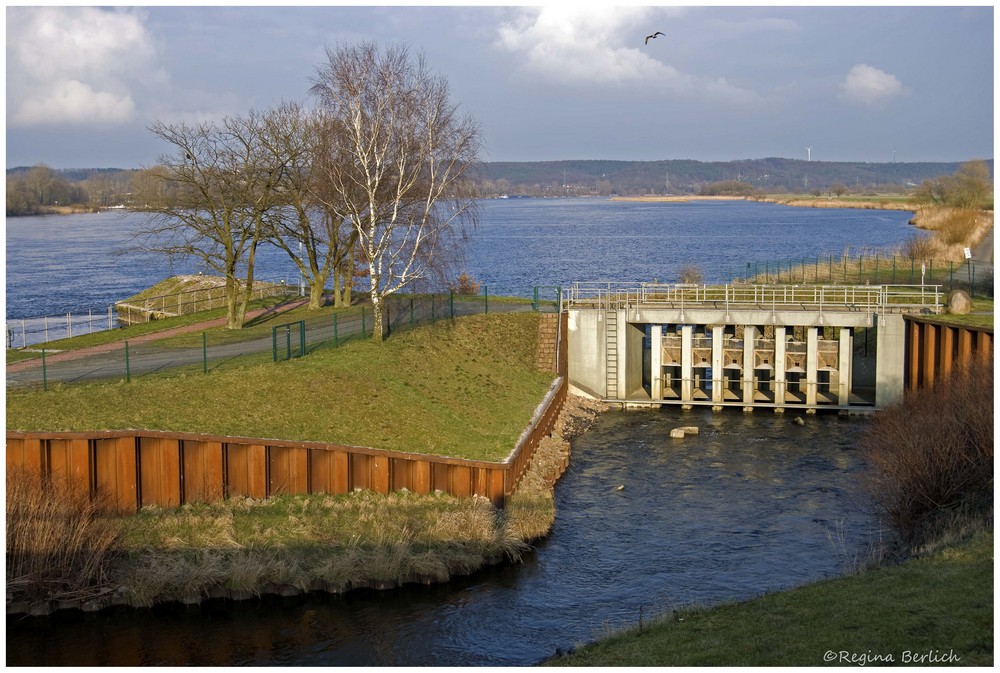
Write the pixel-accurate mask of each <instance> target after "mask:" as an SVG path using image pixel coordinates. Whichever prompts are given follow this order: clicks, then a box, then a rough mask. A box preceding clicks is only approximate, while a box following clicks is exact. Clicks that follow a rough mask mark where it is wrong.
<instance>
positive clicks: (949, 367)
mask: <svg viewBox="0 0 1000 673" xmlns="http://www.w3.org/2000/svg"><path fill="white" fill-rule="evenodd" d="M904 321H905V323H906V348H905V353H906V354H905V361H906V369H905V371H904V379H905V383H904V387H905V389H906V390H915V389H917V388H926V387H932V386H933V385H934V384H935V382H937V381H939V380H941V379H943V378H945V377H947V376H948V375H949V374H951V372H953V371H955V370H957V369H960V368H962V367H965V366H969V365H974V364H976V363H980V364H982V365H983V366H988V367H992V366H993V328H991V327H972V326H967V325H955V324H948V323H943V322H940V321H936V320H925V319H921V318H917V317H914V316H905V317H904Z"/></svg>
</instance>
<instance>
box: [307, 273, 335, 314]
mask: <svg viewBox="0 0 1000 673" xmlns="http://www.w3.org/2000/svg"><path fill="white" fill-rule="evenodd" d="M327 277H328V274H325V273H318V272H317V273H316V274H314V275H313V277H312V281H311V282H310V283H309V310H310V311H315V310H316V309H318V308H322V306H323V286H324V285H326V279H327ZM333 291H334V296H336V292H337V289H336V287H334V290H333Z"/></svg>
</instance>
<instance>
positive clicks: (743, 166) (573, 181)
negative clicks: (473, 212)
mask: <svg viewBox="0 0 1000 673" xmlns="http://www.w3.org/2000/svg"><path fill="white" fill-rule="evenodd" d="M987 163H988V164H989V165H990V171H991V172H992V170H993V161H992V160H989V161H988V162H987ZM960 165H961V162H912V163H902V162H892V163H864V162H835V161H803V160H798V159H779V158H767V159H744V160H739V161H711V162H706V161H695V160H692V159H674V160H664V161H607V160H569V161H528V162H502V161H501V162H487V163H483V164H482V165H481V167H480V172H479V179H480V181H481V183H482V185H483V191H484V193H485V194H486V195H491V194H501V193H506V194H509V195H521V194H524V195H538V196H540V195H552V196H555V195H559V194H584V193H590V194H600V195H610V194H630V195H634V194H690V193H697V192H699V191H700V190H701V189H702V188H703V187H704V186H705V185H707V184H710V183H714V182H723V181H738V182H744V183H746V184H748V185H750V186H752V187H753V188H754V190H757V191H761V192H770V193H781V192H795V193H802V192H806V193H808V192H813V191H817V190H818V191H819V192H823V193H825V192H828V191H830V189H831V187H832V186H833V185H835V184H837V183H840V184H842V185H844V186H845V187H847V188H848V190H850V191H852V192H865V191H900V192H901V191H905V190H906V189H908V188H910V187H913V186H916V185H918V184H920V183H921V182H922V181H924V180H928V179H931V178H936V177H939V176H942V175H952V174H954V173H955V171H957V170H958V167H959V166H960Z"/></svg>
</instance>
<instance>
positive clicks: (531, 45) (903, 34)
mask: <svg viewBox="0 0 1000 673" xmlns="http://www.w3.org/2000/svg"><path fill="white" fill-rule="evenodd" d="M654 31H662V32H663V33H665V35H663V36H660V37H657V38H656V39H654V40H650V41H649V43H648V44H645V43H644V38H645V36H646V35H647V34H650V33H652V32H654ZM993 34H994V8H993V6H992V4H980V5H978V6H977V5H970V6H965V7H940V6H939V7H934V6H909V5H894V6H880V7H877V8H868V7H863V6H839V7H797V6H780V5H777V6H767V7H757V6H727V7H719V6H715V7H709V6H686V7H681V6H641V7H635V6H632V7H624V6H614V5H609V4H606V3H604V4H600V5H594V6H593V7H583V6H577V7H574V6H571V5H570V4H547V5H541V6H538V7H513V6H458V5H437V6H393V7H389V6H379V5H369V6H301V7H270V6H240V5H232V6H212V7H201V6H157V7H153V6H140V7H135V6H111V7H107V6H105V7H101V8H97V7H87V6H68V7H67V6H63V7H48V6H26V7H10V6H8V7H7V8H6V35H7V50H6V61H7V99H6V130H7V133H6V154H7V166H8V167H11V166H18V165H35V164H38V163H45V164H46V165H49V166H51V167H54V168H74V167H77V168H78V167H120V168H137V167H142V166H150V165H153V164H154V163H155V162H156V159H157V157H158V155H159V154H161V153H162V152H164V151H167V150H168V149H169V148H166V147H163V146H162V145H161V144H160V143H159V141H157V140H156V139H155V138H154V137H153V136H152V134H151V133H150V132H149V131H148V126H149V124H150V123H151V122H153V121H154V120H161V121H165V122H179V121H185V122H196V121H201V120H206V119H221V118H222V117H224V116H227V115H243V114H246V113H247V112H248V111H250V110H251V109H256V110H263V109H266V108H268V107H270V106H272V105H275V104H277V103H279V102H281V101H289V100H296V101H301V102H305V103H311V102H313V101H312V100H311V99H310V97H309V94H308V89H309V85H310V82H309V79H310V77H311V76H312V75H313V74H314V72H315V70H316V67H317V66H318V65H319V64H320V63H321V62H322V61H323V59H324V50H325V48H326V47H327V46H330V47H333V46H337V45H339V44H351V43H356V42H359V41H375V42H378V43H384V44H390V43H392V44H405V45H407V46H408V47H409V48H410V49H411V50H413V51H414V52H415V53H422V54H424V55H425V56H426V57H427V60H428V63H429V64H430V66H431V67H432V68H433V69H434V71H435V72H436V73H438V74H440V75H443V76H444V77H445V78H447V79H448V81H449V83H450V86H451V93H452V98H453V101H454V102H456V103H458V104H459V105H460V107H461V108H462V109H463V110H464V111H466V112H468V113H470V114H472V116H474V117H475V118H476V119H477V120H478V121H479V122H480V124H481V126H482V129H483V139H484V141H485V143H484V151H483V153H482V158H483V159H484V160H487V161H542V160H561V159H622V160H655V159H697V160H702V161H727V160H735V159H752V158H764V157H787V158H801V159H805V158H807V150H806V147H811V148H812V150H811V151H810V152H808V156H809V157H810V158H811V159H812V160H814V161H818V160H821V161H870V162H882V161H891V160H893V159H894V158H895V160H897V161H965V160H968V159H973V158H983V159H992V158H993V142H994V140H993V129H994V109H993V106H994V86H993V85H994V72H993V61H994V50H993Z"/></svg>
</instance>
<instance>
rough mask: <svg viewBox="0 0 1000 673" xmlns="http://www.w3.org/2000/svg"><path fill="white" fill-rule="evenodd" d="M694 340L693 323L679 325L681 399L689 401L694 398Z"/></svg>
mask: <svg viewBox="0 0 1000 673" xmlns="http://www.w3.org/2000/svg"><path fill="white" fill-rule="evenodd" d="M693 340H694V325H681V401H682V402H690V401H691V400H693V399H694V367H693V366H692V364H693V363H692V347H693Z"/></svg>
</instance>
